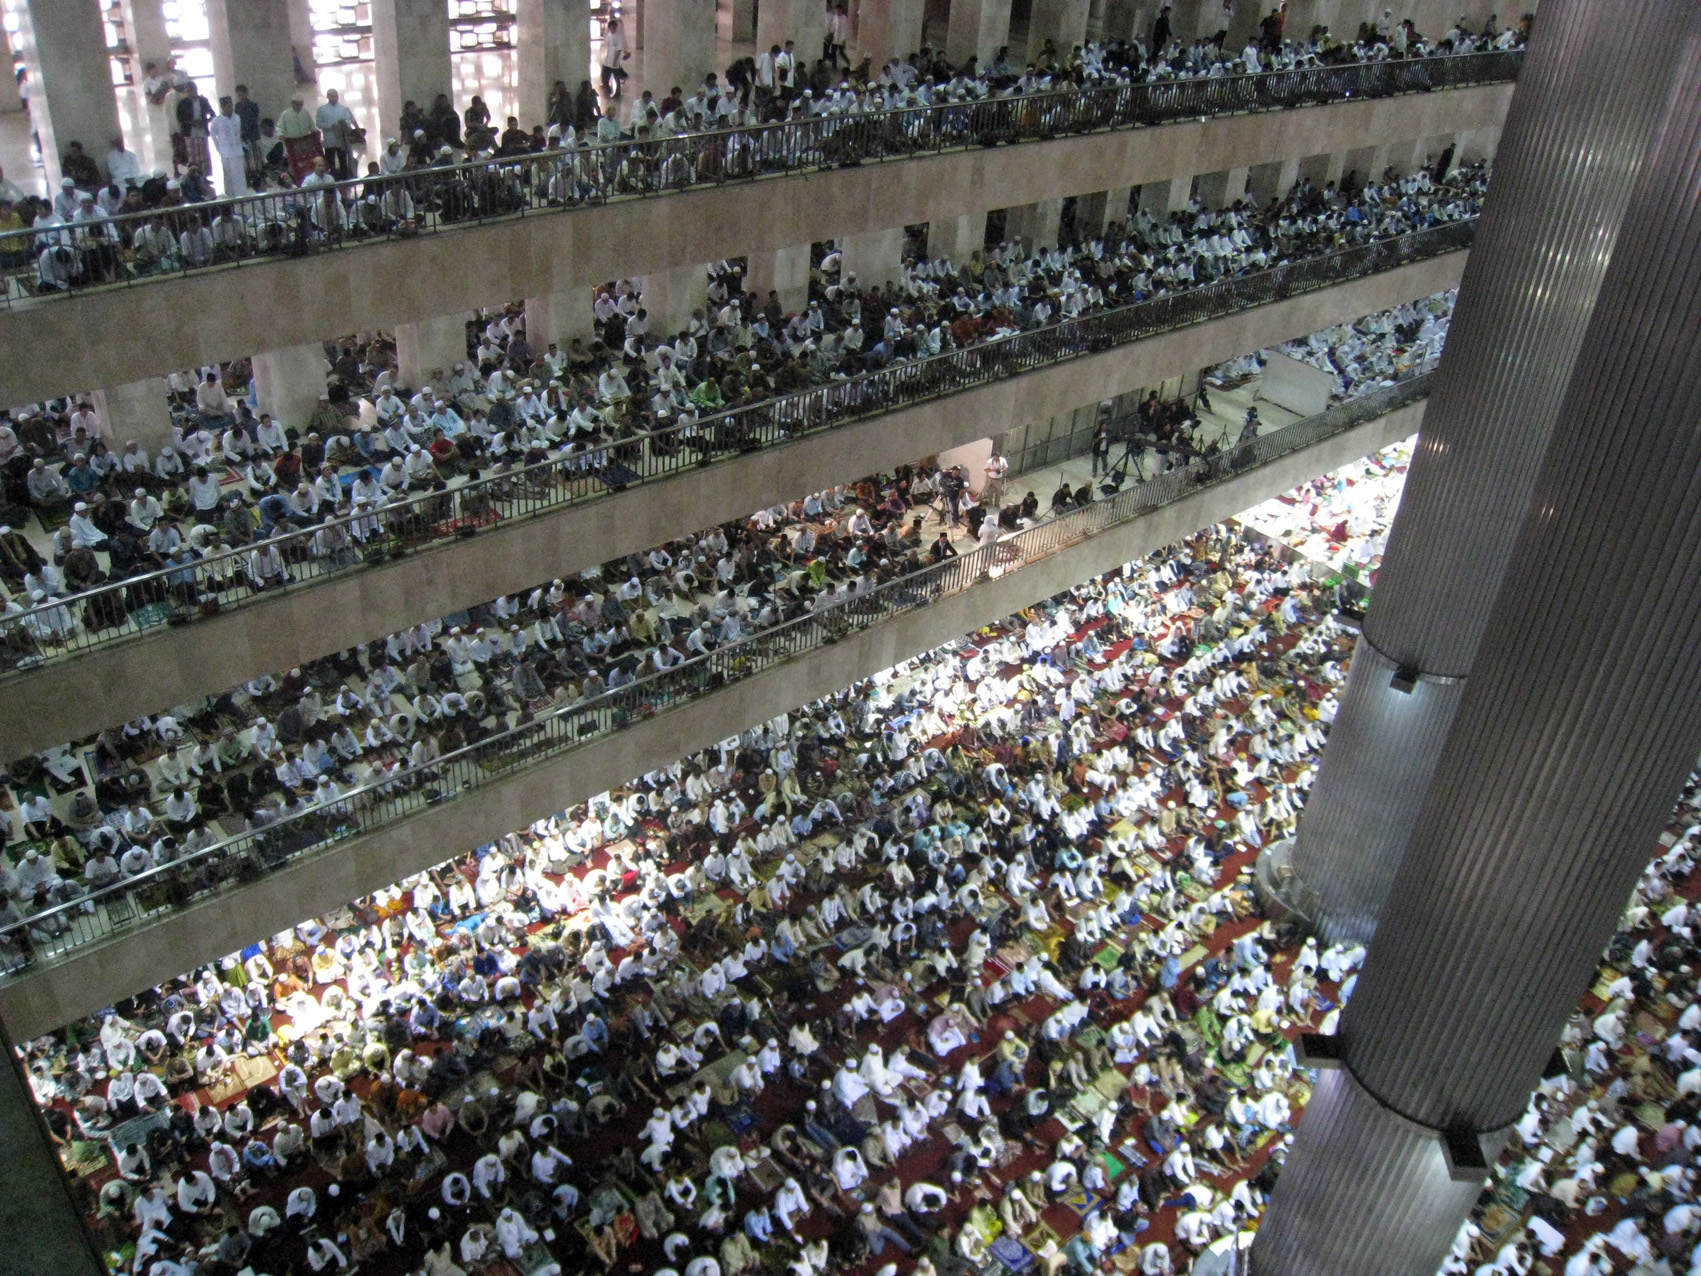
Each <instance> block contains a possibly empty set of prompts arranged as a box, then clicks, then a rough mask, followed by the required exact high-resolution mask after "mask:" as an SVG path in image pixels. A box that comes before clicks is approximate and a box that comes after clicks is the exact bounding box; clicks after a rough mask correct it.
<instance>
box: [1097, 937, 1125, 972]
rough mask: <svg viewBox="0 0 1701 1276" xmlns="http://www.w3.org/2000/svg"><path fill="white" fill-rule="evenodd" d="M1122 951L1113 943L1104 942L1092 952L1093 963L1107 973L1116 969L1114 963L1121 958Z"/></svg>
mask: <svg viewBox="0 0 1701 1276" xmlns="http://www.w3.org/2000/svg"><path fill="white" fill-rule="evenodd" d="M1122 953H1123V950H1122V949H1120V948H1118V947H1117V946H1116V945H1115V944H1106V945H1105V946H1104V947H1103V948H1101V949H1099V950H1098V952H1096V953H1094V954H1093V964H1094V965H1095V966H1098V967H1100V968H1102V969H1103V970H1105V971H1106V972H1107V973H1108V972H1109V971H1112V970H1115V969H1116V963H1117V962H1119V961H1121V960H1122Z"/></svg>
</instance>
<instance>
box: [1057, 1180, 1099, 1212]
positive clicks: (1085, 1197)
mask: <svg viewBox="0 0 1701 1276" xmlns="http://www.w3.org/2000/svg"><path fill="white" fill-rule="evenodd" d="M1059 1204H1062V1205H1067V1206H1068V1207H1069V1208H1070V1210H1072V1211H1073V1212H1074V1213H1075V1215H1076V1217H1078V1218H1086V1217H1087V1215H1089V1214H1091V1213H1092V1212H1093V1211H1094V1210H1096V1209H1097V1208H1098V1207H1099V1206H1100V1205H1102V1204H1104V1197H1102V1196H1100V1195H1099V1194H1098V1193H1097V1192H1089V1191H1087V1189H1086V1188H1084V1187H1077V1188H1075V1189H1074V1190H1073V1191H1071V1192H1068V1193H1065V1195H1064V1196H1063V1199H1062V1200H1061V1201H1060V1202H1059Z"/></svg>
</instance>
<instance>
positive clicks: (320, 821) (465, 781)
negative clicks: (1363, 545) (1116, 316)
mask: <svg viewBox="0 0 1701 1276" xmlns="http://www.w3.org/2000/svg"><path fill="white" fill-rule="evenodd" d="M1432 376H1433V374H1432V372H1431V371H1430V369H1429V368H1428V367H1427V366H1426V367H1424V368H1420V369H1414V375H1413V376H1412V377H1410V378H1409V379H1408V380H1406V381H1403V382H1400V383H1398V384H1395V385H1392V386H1387V387H1384V388H1382V389H1378V390H1374V391H1372V392H1370V393H1368V394H1365V395H1363V396H1361V397H1359V398H1356V399H1352V400H1349V401H1348V402H1346V403H1343V404H1341V405H1339V406H1338V407H1334V408H1331V409H1329V410H1328V411H1326V412H1323V413H1320V414H1319V415H1317V416H1314V417H1309V418H1307V419H1305V420H1303V421H1298V422H1295V423H1294V424H1292V425H1289V426H1287V427H1285V428H1283V429H1281V430H1278V431H1275V432H1274V433H1272V434H1269V435H1266V436H1265V437H1263V438H1259V439H1255V440H1252V441H1249V442H1246V443H1242V444H1238V445H1236V446H1234V447H1231V448H1228V449H1227V450H1225V451H1223V452H1221V453H1220V454H1218V455H1217V456H1214V457H1210V458H1207V459H1202V460H1198V461H1195V462H1193V463H1192V464H1189V465H1186V466H1183V467H1180V468H1177V469H1172V470H1169V471H1167V472H1166V473H1164V474H1162V475H1159V476H1158V477H1156V478H1153V479H1151V480H1150V481H1148V482H1144V483H1139V484H1136V485H1135V486H1132V487H1129V488H1127V489H1126V490H1124V491H1122V492H1120V493H1118V494H1117V495H1116V496H1114V497H1111V498H1109V499H1107V500H1103V501H1098V502H1095V503H1094V504H1091V505H1088V506H1086V507H1084V508H1080V509H1076V510H1073V511H1069V512H1067V513H1064V514H1062V515H1060V516H1058V517H1056V518H1052V519H1049V520H1047V521H1045V522H1042V523H1038V524H1036V525H1034V526H1032V527H1029V528H1027V529H1025V530H1022V531H1018V532H1012V533H1010V534H1008V535H1004V536H1000V537H999V538H998V539H997V540H995V541H993V542H992V543H990V544H987V545H983V546H980V547H978V548H976V549H973V550H971V551H969V552H968V553H965V554H962V555H960V556H958V557H955V558H948V559H946V560H944V561H943V562H941V563H938V564H935V565H932V566H929V567H926V568H923V569H921V570H919V571H915V572H912V573H910V574H908V575H905V576H901V577H898V578H897V579H895V580H891V581H888V582H887V583H885V584H884V585H881V586H878V587H876V588H874V589H872V590H870V591H869V592H867V593H865V594H862V595H860V596H857V597H853V598H851V599H849V600H847V601H845V602H842V603H838V604H835V605H831V606H827V607H823V608H821V609H819V610H817V611H814V612H811V613H809V614H806V615H803V616H800V617H797V618H795V619H792V620H788V621H785V622H782V623H781V624H778V625H775V626H773V627H771V628H769V629H765V630H763V631H761V632H760V633H756V634H751V635H749V636H747V637H745V638H743V639H740V640H738V641H737V642H733V643H729V644H728V645H726V646H724V647H720V648H718V649H716V650H715V651H712V652H710V653H709V654H707V655H703V656H697V657H694V658H693V659H690V660H687V661H685V662H684V663H683V664H680V665H677V666H675V667H674V668H673V669H670V670H668V671H666V672H665V673H654V674H651V675H649V676H647V677H644V678H640V679H638V680H637V681H635V682H632V683H630V684H628V685H626V686H623V687H620V688H619V689H617V690H614V691H609V692H606V693H604V694H602V695H599V696H596V697H595V698H593V699H589V700H584V701H581V702H579V703H577V704H573V705H569V706H566V707H563V708H560V709H557V710H555V711H554V712H551V713H548V714H546V715H544V716H542V717H539V718H535V719H534V720H532V721H530V722H525V723H522V724H520V725H517V726H514V727H512V728H510V729H508V730H505V731H501V732H497V733H496V734H494V735H491V736H488V737H486V738H485V739H483V740H481V741H480V742H479V743H477V744H476V745H471V746H469V747H467V748H464V749H460V750H458V751H456V752H454V753H449V754H445V755H443V756H442V757H440V758H438V759H436V760H435V761H433V762H432V763H431V764H430V765H429V766H425V767H421V768H418V769H413V770H410V769H407V768H406V767H405V765H398V768H397V769H396V770H394V771H392V772H388V773H386V774H384V775H382V776H380V777H378V778H375V779H373V780H371V781H369V782H368V783H365V784H361V785H359V786H356V787H354V788H351V789H350V790H348V791H347V792H345V793H343V794H341V795H340V796H339V797H338V798H337V799H336V800H335V801H333V802H329V803H326V804H325V805H322V806H316V807H314V808H312V809H310V810H308V811H305V812H303V813H301V814H299V815H296V816H293V817H290V818H288V819H284V820H280V821H278V822H276V823H274V824H271V825H269V826H267V827H265V828H262V829H258V830H255V831H251V832H243V833H239V834H237V835H235V836H233V837H229V838H226V839H225V840H223V841H221V842H218V843H216V844H214V845H212V846H209V847H206V848H204V849H202V850H200V851H196V852H194V853H192V854H188V855H185V856H183V857H182V858H181V859H178V860H176V861H174V862H172V863H170V864H165V865H161V866H158V867H155V868H153V869H151V870H149V871H148V872H145V873H141V874H138V875H137V876H135V877H132V878H129V879H127V880H124V881H120V882H116V883H113V884H111V885H109V886H106V887H104V888H102V889H99V890H96V891H93V892H90V893H89V894H88V895H86V896H85V897H84V898H81V899H77V900H72V901H68V902H66V903H63V904H59V905H56V906H54V907H52V908H49V909H45V910H43V911H41V912H39V913H37V914H35V915H34V916H32V917H29V918H26V919H25V920H24V921H23V922H21V923H15V924H13V925H11V926H8V927H5V928H0V968H3V972H0V982H8V981H10V980H12V979H16V978H18V977H20V976H21V975H23V974H25V973H27V972H28V971H29V970H30V969H31V968H33V967H38V966H42V965H49V964H51V965H56V964H59V963H61V962H64V961H67V960H70V959H71V958H73V957H74V956H75V955H76V954H77V953H78V952H79V951H80V950H81V949H82V948H84V947H85V946H87V945H89V944H93V943H97V942H99V941H101V940H104V939H107V938H110V937H112V936H115V935H118V934H121V933H123V932H125V931H128V930H131V929H133V928H135V927H137V926H141V925H145V924H147V923H148V922H150V921H153V920H157V919H158V918H160V917H162V916H164V915H165V914H167V913H169V912H171V911H173V910H174V909H179V908H182V907H184V906H186V905H188V904H191V903H193V902H195V901H198V900H204V899H207V898H210V897H212V896H215V895H218V894H220V893H225V892H230V891H233V890H236V889H239V888H240V887H241V886H242V885H243V884H244V883H245V882H249V881H253V880H255V879H257V878H260V877H262V876H264V875H265V874H268V873H271V872H274V871H276V870H278V869H280V868H283V867H285V866H287V865H290V864H294V863H297V862H299V861H301V860H302V859H304V858H306V857H308V856H310V855H315V854H322V853H328V852H330V851H332V850H333V849H334V848H335V846H336V844H337V843H338V842H341V841H344V840H346V839H348V838H351V837H355V836H357V835H359V834H362V833H367V832H371V831H373V830H375V829H378V828H381V827H383V826H385V825H388V824H390V823H392V822H394V821H396V820H399V819H403V818H405V817H407V816H410V815H415V814H418V813H419V812H421V811H424V810H427V809H428V808H430V807H432V806H436V805H440V804H442V803H445V802H453V801H455V800H457V799H458V798H459V797H460V796H462V795H464V794H467V793H472V792H476V791H477V790H479V789H481V788H485V787H488V786H490V785H492V784H495V783H498V782H500V781H501V780H503V779H505V778H506V777H507V776H509V775H510V774H512V773H513V772H515V771H518V770H520V769H522V768H526V767H530V766H532V765H535V764H536V763H539V762H541V761H544V760H547V759H551V758H556V757H559V756H561V755H562V754H564V753H566V752H568V751H570V750H572V749H576V748H579V747H581V746H584V745H587V744H590V743H592V742H594V741H596V740H599V739H601V738H604V737H606V736H608V735H610V734H612V733H613V732H616V731H619V730H621V729H622V728H623V727H625V726H627V725H628V724H630V723H632V722H634V721H636V720H639V719H643V718H649V717H652V716H654V715H655V714H657V713H659V712H662V711H664V710H666V709H670V708H675V707H678V706H680V705H683V704H687V703H689V702H691V701H693V700H697V699H700V698H701V697H703V696H706V695H712V694H713V693H714V692H715V691H717V690H718V689H720V688H721V687H724V686H725V685H726V684H728V683H730V682H733V681H736V680H738V679H741V678H748V677H750V676H751V675H753V674H757V673H760V672H762V671H764V670H766V669H770V668H772V667H773V666H775V665H777V664H779V663H781V662H782V661H786V660H790V659H792V658H793V657H795V656H798V655H801V654H803V653H805V652H810V651H815V650H818V649H819V648H821V647H823V646H826V645H828V644H831V643H835V642H838V641H840V640H842V639H844V638H845V637H847V636H848V635H851V634H854V633H856V632H857V631H859V630H862V629H866V628H868V627H870V626H872V625H876V624H879V623H880V622H882V621H884V620H887V619H889V618H891V617H893V616H896V615H899V614H901V613H904V612H909V611H913V610H915V609H917V608H920V607H925V606H928V605H929V604H931V603H934V602H936V601H938V600H939V599H941V598H944V597H947V596H949V595H952V594H957V593H960V592H961V591H963V590H965V589H969V588H971V587H972V586H973V585H974V584H975V583H976V582H978V581H981V580H984V579H987V578H989V577H992V576H1001V575H1005V574H1007V573H1009V572H1012V571H1020V570H1021V569H1022V568H1023V567H1025V566H1027V565H1029V564H1031V563H1034V562H1036V561H1039V560H1041V559H1044V558H1047V557H1049V556H1051V555H1053V554H1056V553H1057V552H1059V551H1060V550H1063V549H1065V548H1068V547H1069V546H1071V545H1075V544H1078V543H1080V542H1081V541H1083V540H1086V539H1089V538H1091V537H1093V536H1096V535H1098V534H1100V533H1103V532H1106V531H1109V530H1111V529H1113V528H1117V527H1120V526H1123V525H1125V524H1127V523H1129V522H1131V521H1133V520H1135V519H1138V518H1140V517H1141V516H1143V515H1145V514H1147V513H1149V512H1150V511H1152V510H1154V509H1156V508H1158V507H1160V506H1164V505H1168V504H1171V503H1173V502H1175V501H1177V500H1179V499H1181V498H1182V497H1185V496H1187V495H1189V494H1191V493H1193V492H1196V491H1199V490H1200V489H1201V488H1206V487H1209V486H1211V485H1212V484H1216V483H1220V482H1223V481H1225V480H1227V479H1230V478H1233V477H1235V476H1237V475H1240V474H1244V473H1246V472H1248V471H1250V470H1254V469H1256V468H1257V467H1259V466H1261V465H1265V464H1268V463H1269V462H1271V461H1274V460H1276V459H1277V458H1279V457H1283V456H1287V455H1290V454H1292V453H1293V452H1296V451H1299V450H1300V449H1302V448H1306V447H1309V446H1311V445H1312V444H1314V443H1318V442H1320V441H1322V440H1324V439H1327V438H1330V437H1332V436H1334V435H1337V434H1340V433H1342V432H1344V431H1346V430H1349V429H1352V428H1354V427H1355V426H1358V425H1361V424H1363V423H1364V422H1366V421H1370V420H1373V419H1375V418H1377V417H1380V416H1384V415H1386V414H1387V413H1389V412H1393V411H1395V410H1397V409H1399V408H1402V407H1405V406H1406V405H1408V404H1410V403H1414V402H1416V401H1418V400H1419V399H1422V398H1424V397H1426V396H1427V395H1428V393H1429V387H1430V381H1431V379H1432Z"/></svg>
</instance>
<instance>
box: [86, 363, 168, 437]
mask: <svg viewBox="0 0 1701 1276" xmlns="http://www.w3.org/2000/svg"><path fill="white" fill-rule="evenodd" d="M94 404H95V412H96V413H97V414H98V415H99V416H100V419H101V423H102V424H103V425H104V426H105V427H106V434H107V435H108V436H109V438H110V439H111V442H109V443H108V445H107V446H109V447H111V448H112V450H113V451H114V452H121V451H123V449H124V445H125V444H126V443H130V442H135V443H137V444H139V445H140V446H141V447H142V448H143V449H144V450H145V451H146V452H147V453H148V454H149V455H150V456H151V455H153V454H155V453H157V452H158V451H159V450H160V448H161V447H163V446H164V445H165V444H167V443H170V442H171V401H170V399H169V398H168V397H167V395H166V388H165V378H164V377H144V378H143V379H142V380H140V381H131V382H129V383H127V384H125V385H115V386H111V387H108V388H107V389H105V390H96V391H95V395H94Z"/></svg>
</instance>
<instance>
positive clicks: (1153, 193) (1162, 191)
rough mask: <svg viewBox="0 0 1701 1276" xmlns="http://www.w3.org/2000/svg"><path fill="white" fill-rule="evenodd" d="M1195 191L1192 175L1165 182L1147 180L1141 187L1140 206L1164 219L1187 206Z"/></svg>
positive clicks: (1156, 216) (1160, 219)
mask: <svg viewBox="0 0 1701 1276" xmlns="http://www.w3.org/2000/svg"><path fill="white" fill-rule="evenodd" d="M1192 192H1193V179H1192V178H1191V177H1172V178H1170V179H1169V180H1168V181H1165V182H1147V183H1145V184H1144V185H1143V186H1141V187H1140V207H1141V208H1143V209H1144V210H1145V211H1146V212H1147V213H1148V214H1150V215H1151V216H1153V217H1155V218H1157V219H1158V220H1159V221H1162V220H1163V219H1164V218H1166V217H1168V216H1169V215H1170V214H1171V213H1179V212H1180V211H1181V210H1182V209H1184V208H1186V207H1187V200H1188V198H1189V196H1190V195H1191V194H1192Z"/></svg>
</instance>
